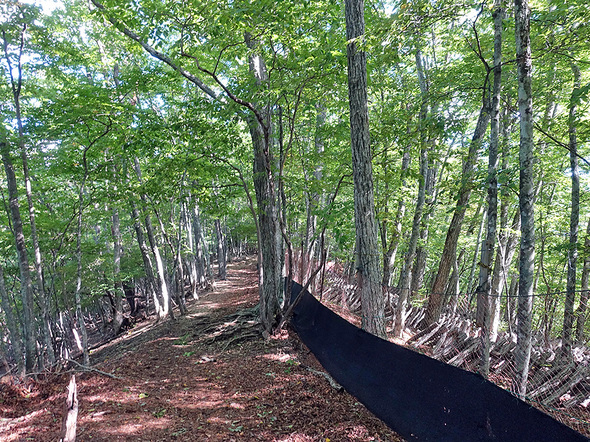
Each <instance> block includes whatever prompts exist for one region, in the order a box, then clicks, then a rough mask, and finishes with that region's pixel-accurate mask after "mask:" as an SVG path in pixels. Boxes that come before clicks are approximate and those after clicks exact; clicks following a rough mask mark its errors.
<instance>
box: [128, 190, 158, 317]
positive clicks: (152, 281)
mask: <svg viewBox="0 0 590 442" xmlns="http://www.w3.org/2000/svg"><path fill="white" fill-rule="evenodd" d="M130 204H131V216H132V218H133V221H134V223H133V225H134V227H135V235H136V237H137V243H138V245H139V251H140V252H141V258H142V260H143V267H144V270H145V275H146V291H149V292H151V293H152V295H153V299H154V308H155V310H156V316H157V318H158V320H160V319H163V318H164V317H165V316H166V315H165V313H164V300H163V299H162V294H161V292H160V287H159V286H158V284H157V283H156V278H155V276H154V270H153V269H154V267H153V265H152V259H151V257H150V252H149V249H148V246H147V244H146V242H145V236H144V234H143V227H142V226H141V221H140V218H139V210H138V209H137V205H136V204H135V202H134V201H131V203H130ZM146 296H147V295H146Z"/></svg>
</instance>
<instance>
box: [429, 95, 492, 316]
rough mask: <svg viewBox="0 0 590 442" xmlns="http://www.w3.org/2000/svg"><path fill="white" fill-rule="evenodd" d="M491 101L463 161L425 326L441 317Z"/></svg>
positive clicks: (483, 108)
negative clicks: (457, 191)
mask: <svg viewBox="0 0 590 442" xmlns="http://www.w3.org/2000/svg"><path fill="white" fill-rule="evenodd" d="M488 107H489V106H488V104H487V103H484V104H483V105H482V107H481V110H480V112H479V117H478V119H477V125H476V127H475V131H474V133H473V137H472V138H471V143H470V144H469V151H468V153H467V158H466V159H465V161H464V163H463V170H462V173H461V186H460V188H459V194H458V198H457V205H456V207H455V211H454V213H453V219H452V220H451V223H450V225H449V229H448V231H447V237H446V239H445V245H444V248H443V252H442V255H441V258H440V263H439V266H438V273H437V274H436V278H435V280H434V283H433V285H432V293H431V295H430V297H429V298H428V303H427V306H426V315H425V317H424V320H423V322H422V326H423V327H426V326H428V325H430V324H432V323H434V322H436V321H438V319H439V317H440V314H441V312H442V308H443V300H444V293H445V289H446V286H447V282H448V280H449V274H450V272H451V268H452V266H453V262H454V261H455V260H456V255H457V241H458V239H459V234H460V233H461V226H462V224H463V218H464V217H465V211H466V210H467V204H468V202H469V197H470V196H471V190H472V188H473V182H472V181H473V175H474V169H475V163H476V161H477V153H478V151H479V148H480V146H481V144H482V140H483V136H484V135H485V133H486V129H487V126H488V123H489V121H490V113H489V109H488Z"/></svg>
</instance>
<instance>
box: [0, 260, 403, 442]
mask: <svg viewBox="0 0 590 442" xmlns="http://www.w3.org/2000/svg"><path fill="white" fill-rule="evenodd" d="M257 299H258V287H257V276H256V264H255V262H254V261H252V260H246V261H241V262H236V263H233V264H231V265H230V267H229V272H228V278H227V280H226V281H217V282H216V283H215V287H214V289H213V290H212V291H211V292H209V293H207V294H205V295H204V296H202V297H201V299H200V300H199V301H196V302H193V303H192V304H191V305H190V306H189V314H188V315H187V316H184V317H180V318H178V319H177V320H175V321H165V322H161V323H158V324H156V323H154V322H153V321H146V322H145V323H143V324H140V325H137V326H136V327H135V328H133V329H131V330H130V331H129V332H127V333H126V334H124V335H122V336H120V337H119V338H117V339H116V340H115V341H112V342H110V343H108V344H106V345H104V346H102V347H100V348H99V349H97V350H95V351H94V352H93V353H92V354H91V362H92V364H93V367H94V368H95V369H96V370H100V371H101V372H104V373H108V374H111V375H112V376H113V377H110V376H107V375H105V374H101V373H99V372H98V371H90V372H84V373H79V374H77V384H78V399H79V407H80V408H79V415H78V431H77V436H78V440H79V441H87V440H92V441H116V440H143V441H165V440H186V441H224V442H227V441H265V442H266V441H285V442H286V441H302V442H303V441H328V440H330V441H399V440H402V439H401V438H399V437H398V436H396V435H395V433H393V432H392V431H391V430H390V429H389V428H388V427H387V426H386V425H385V424H383V423H382V422H381V421H380V420H379V419H377V418H376V417H374V416H373V415H372V414H371V413H369V412H368V411H367V410H366V409H365V408H364V406H363V405H361V404H360V403H358V402H357V401H356V399H355V398H354V397H352V396H350V395H348V394H347V393H345V392H339V391H338V390H336V389H334V388H333V387H331V386H330V383H329V382H328V381H327V380H326V379H325V378H324V377H323V376H321V375H320V374H318V372H319V371H321V370H322V368H321V366H319V364H318V363H317V361H316V360H315V358H313V356H312V355H311V354H310V353H309V352H308V351H307V349H306V348H305V347H304V346H302V345H301V344H300V343H299V340H298V339H297V336H296V335H295V334H294V332H292V331H283V332H282V333H281V334H280V335H278V336H275V337H272V338H271V339H269V340H264V339H263V338H262V337H261V335H260V333H258V329H257V328H256V327H255V325H254V323H253V322H251V321H250V320H251V319H253V316H250V315H248V309H249V308H251V307H253V306H254V305H255V304H256V303H257ZM314 370H315V371H314ZM69 377H70V376H69V373H61V374H50V375H46V376H41V377H40V378H39V379H38V380H37V381H31V382H30V383H29V384H27V385H18V386H14V385H12V384H11V383H8V382H5V383H2V384H0V440H2V441H6V442H13V441H14V442H16V441H25V440H34V441H55V440H57V439H58V437H59V431H60V425H61V419H62V414H63V407H64V401H65V397H66V388H67V385H68V381H69Z"/></svg>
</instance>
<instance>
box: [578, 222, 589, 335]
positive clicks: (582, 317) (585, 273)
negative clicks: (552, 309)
mask: <svg viewBox="0 0 590 442" xmlns="http://www.w3.org/2000/svg"><path fill="white" fill-rule="evenodd" d="M583 256H585V258H584V268H583V269H582V277H581V280H580V287H581V289H582V291H581V293H580V306H579V307H578V312H577V320H576V342H578V343H582V342H584V326H585V324H586V310H587V308H588V298H589V297H590V290H589V287H588V285H589V284H588V280H589V279H590V219H588V225H587V227H586V240H585V241H584V252H583Z"/></svg>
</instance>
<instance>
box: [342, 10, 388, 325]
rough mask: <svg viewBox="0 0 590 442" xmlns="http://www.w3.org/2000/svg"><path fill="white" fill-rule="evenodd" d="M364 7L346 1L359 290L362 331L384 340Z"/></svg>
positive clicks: (383, 302) (383, 305) (383, 301)
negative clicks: (364, 47) (364, 44)
mask: <svg viewBox="0 0 590 442" xmlns="http://www.w3.org/2000/svg"><path fill="white" fill-rule="evenodd" d="M364 7H365V2H364V0H346V1H345V16H346V39H347V46H346V53H347V58H348V98H349V105H350V134H351V150H352V170H353V178H354V213H355V226H356V249H357V257H358V259H357V286H358V290H359V291H360V298H361V309H362V319H361V325H362V328H363V329H364V330H367V331H368V332H369V333H373V334H375V335H377V336H385V317H384V309H385V300H384V297H383V294H382V291H381V275H380V269H379V246H378V241H377V221H376V218H375V201H374V197H373V168H372V157H371V143H370V137H369V109H368V101H367V56H366V53H365V52H364V51H363V50H360V49H359V47H360V46H362V43H363V39H364V34H365V20H364Z"/></svg>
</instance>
